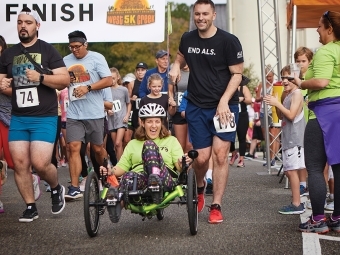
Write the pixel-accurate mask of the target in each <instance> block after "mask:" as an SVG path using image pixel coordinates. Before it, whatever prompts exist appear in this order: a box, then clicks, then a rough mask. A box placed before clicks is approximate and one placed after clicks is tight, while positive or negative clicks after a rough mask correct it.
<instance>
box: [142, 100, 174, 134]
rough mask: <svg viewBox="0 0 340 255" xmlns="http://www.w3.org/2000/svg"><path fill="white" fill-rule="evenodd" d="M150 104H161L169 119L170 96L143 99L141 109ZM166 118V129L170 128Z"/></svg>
mask: <svg viewBox="0 0 340 255" xmlns="http://www.w3.org/2000/svg"><path fill="white" fill-rule="evenodd" d="M149 103H155V104H159V105H161V106H163V108H164V110H165V112H166V114H167V118H168V107H169V96H168V94H162V96H161V97H159V98H150V97H148V96H145V97H142V98H141V100H140V105H139V108H141V107H142V106H143V105H145V104H149ZM167 118H166V121H165V122H164V125H165V127H166V128H169V123H168V120H167Z"/></svg>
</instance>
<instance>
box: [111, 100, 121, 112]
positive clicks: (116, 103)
mask: <svg viewBox="0 0 340 255" xmlns="http://www.w3.org/2000/svg"><path fill="white" fill-rule="evenodd" d="M121 109H122V103H121V102H120V100H115V101H113V107H112V111H113V112H119V111H120V110H121Z"/></svg>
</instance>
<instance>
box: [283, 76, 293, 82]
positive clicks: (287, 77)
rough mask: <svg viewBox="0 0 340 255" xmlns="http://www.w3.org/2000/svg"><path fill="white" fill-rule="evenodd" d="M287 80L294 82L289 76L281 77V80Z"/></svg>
mask: <svg viewBox="0 0 340 255" xmlns="http://www.w3.org/2000/svg"><path fill="white" fill-rule="evenodd" d="M285 79H287V80H288V81H294V77H290V76H281V80H285Z"/></svg>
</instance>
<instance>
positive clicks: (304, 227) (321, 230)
mask: <svg viewBox="0 0 340 255" xmlns="http://www.w3.org/2000/svg"><path fill="white" fill-rule="evenodd" d="M299 230H300V231H301V232H307V233H317V234H325V233H328V232H329V228H328V226H327V222H326V218H323V219H321V220H319V221H315V220H313V216H310V217H309V220H308V221H306V222H305V223H301V224H300V225H299Z"/></svg>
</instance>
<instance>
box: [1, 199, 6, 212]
mask: <svg viewBox="0 0 340 255" xmlns="http://www.w3.org/2000/svg"><path fill="white" fill-rule="evenodd" d="M4 212H5V210H4V204H3V203H2V202H1V201H0V213H4Z"/></svg>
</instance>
